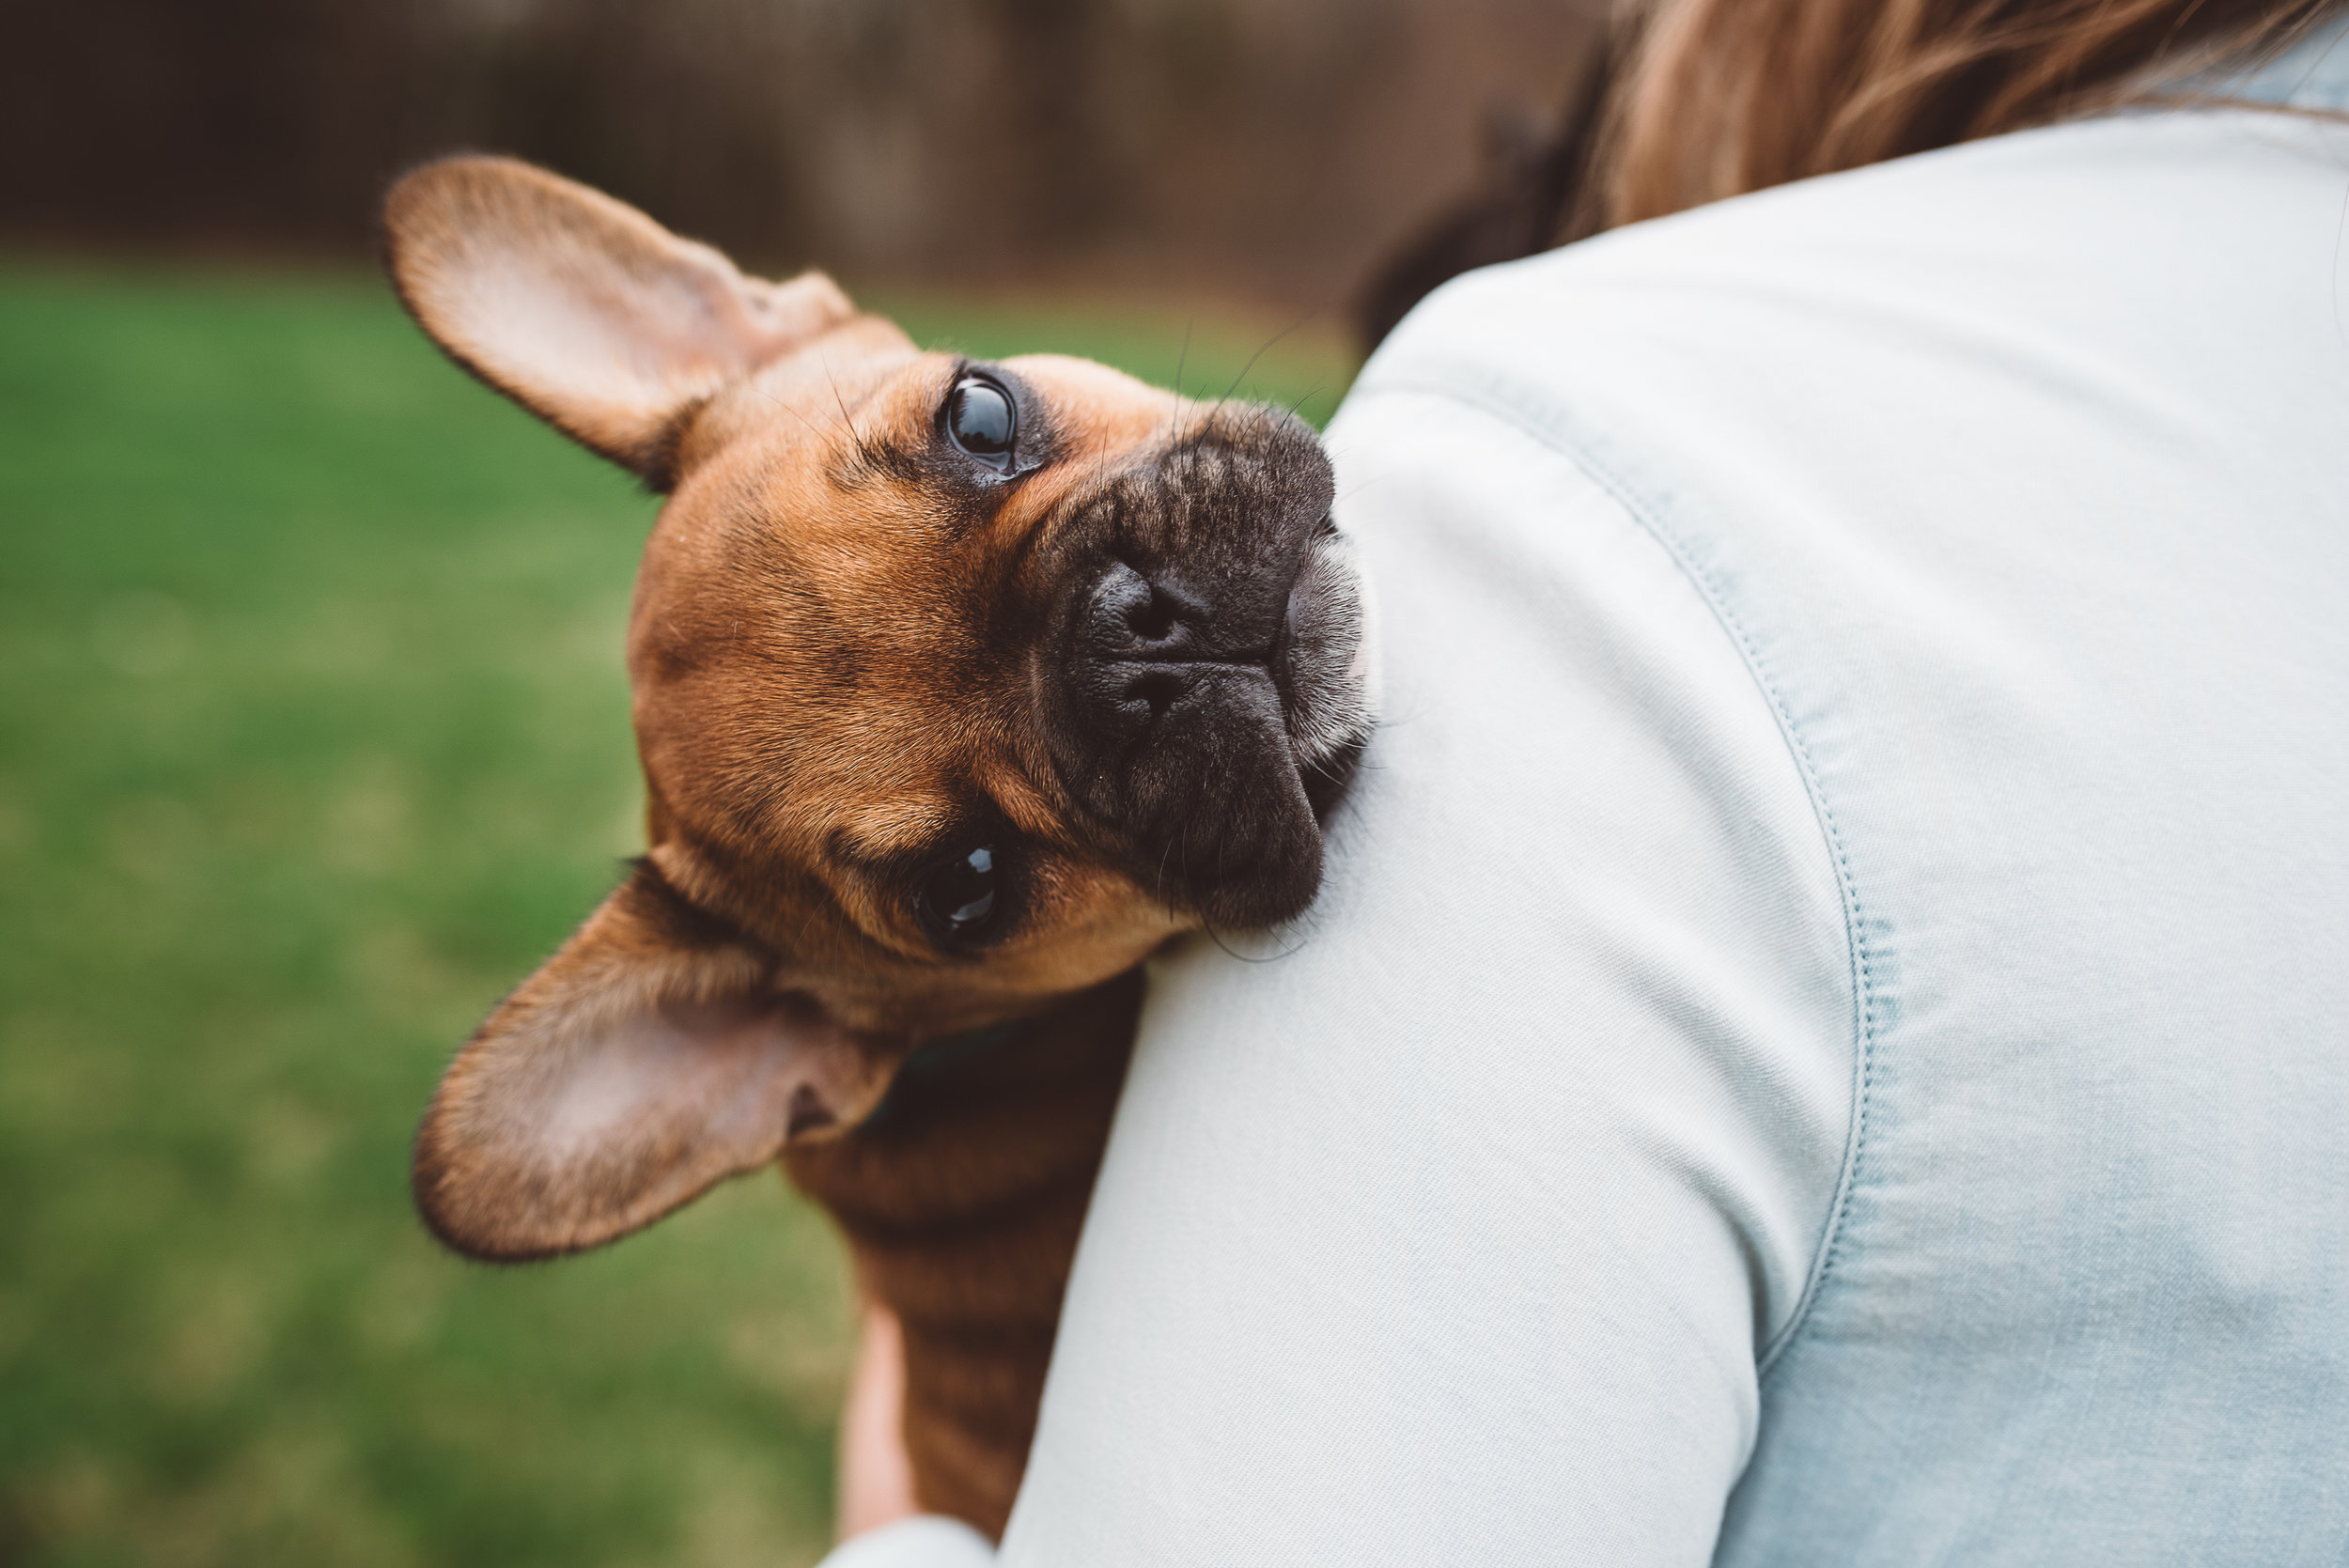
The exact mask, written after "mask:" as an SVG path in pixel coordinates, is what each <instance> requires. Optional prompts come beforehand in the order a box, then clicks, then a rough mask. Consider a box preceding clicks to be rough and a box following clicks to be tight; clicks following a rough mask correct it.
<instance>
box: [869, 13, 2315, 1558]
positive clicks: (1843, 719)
mask: <svg viewBox="0 0 2349 1568" xmlns="http://www.w3.org/2000/svg"><path fill="white" fill-rule="evenodd" d="M2258 81H2259V85H2258V87H2257V88H2256V90H2258V91H2262V92H2264V93H2267V94H2269V95H2271V96H2280V95H2282V94H2285V93H2289V92H2298V93H2300V94H2302V95H2304V99H2305V101H2312V102H2334V103H2338V102H2341V101H2349V99H2344V96H2343V94H2344V88H2345V87H2349V50H2345V51H2341V52H2338V53H2336V54H2333V55H2330V56H2326V55H2324V54H2323V52H2322V51H2321V50H2310V51H2304V52H2303V53H2302V54H2301V55H2300V56H2298V57H2297V58H2296V59H2295V60H2294V61H2292V62H2288V63H2287V64H2286V65H2285V66H2279V67H2278V68H2275V69H2274V70H2270V71H2268V72H2265V73H2263V75H2262V76H2261V77H2260V78H2259V79H2258ZM2345 232H2349V129H2344V128H2341V127H2338V126H2329V125H2326V124H2324V123H2321V122H2316V121H2311V120H2306V119H2295V118H2293V117H2289V116H2277V115H2269V114H2261V113H2255V112H2245V111H2203V110H2197V111H2192V112H2170V113H2158V114H2134V115H2128V116H2116V117H2113V118H2108V119H2105V120H2100V121H2094V122H2087V123H2079V124H2073V125H2068V126H2061V127H2057V128H2052V129H2048V130H2045V131H2038V132H2028V133H2023V134H2018V135H2013V136H2007V137H2001V138H1999V139H1996V140H1993V141H1988V142H1983V143H1977V144H1972V145H1968V146H1966V147H1957V148H1952V149H1949V150H1947V151H1943V152H1937V153H1933V154H1929V155H1926V156H1922V157H1917V158H1911V159H1906V160H1902V161H1900V162H1898V163H1890V164H1886V165H1881V166H1878V167H1875V168H1871V169H1866V170H1861V171H1859V172H1856V173H1853V174H1848V175H1843V176H1837V177H1834V178H1830V179H1818V180H1812V181H1806V182H1804V183H1802V184H1799V185H1796V186H1791V187H1787V188H1784V189H1781V190H1776V191H1771V192H1766V193H1764V194H1758V195H1754V196H1750V197H1744V198H1740V199H1738V200H1735V201H1729V202H1723V203H1720V204H1718V205H1716V206H1713V207H1710V208H1706V209H1703V210H1698V211H1694V212H1690V213H1688V214H1684V215H1682V216H1679V217H1676V218H1672V219H1668V220H1665V221H1662V222H1657V223H1653V224H1646V225H1639V226H1637V227H1635V228H1632V229H1627V230H1624V231H1621V232H1618V233H1615V234H1611V235H1609V236H1606V237H1604V238H1602V239H1600V240H1598V241H1592V242H1588V243H1585V244H1580V245H1577V246H1574V247H1572V248H1570V249H1568V250H1566V251H1563V252H1560V253H1556V254H1553V255H1550V256H1543V257H1540V258H1536V259H1534V260H1531V261H1527V262H1523V263H1519V264H1516V265H1513V266H1510V267H1505V268H1501V269H1496V270H1493V271H1490V272H1484V273H1481V274H1477V275H1474V276H1471V277H1470V278H1468V279H1464V280H1462V281H1460V282H1458V283H1456V284H1455V285H1453V286H1451V287H1447V288H1445V289H1443V290H1442V291H1440V292H1439V294H1438V295H1437V296H1435V297H1434V298H1433V299H1431V300H1430V301H1429V302H1427V303H1426V304H1424V305H1423V307H1422V308H1421V309H1420V310H1419V311H1417V312H1416V313H1415V314H1414V315H1413V316H1412V318H1410V319H1409V320H1408V322H1407V323H1406V324H1405V326H1404V327H1403V328H1402V329H1401V331H1400V332H1399V333H1398V334H1396V336H1395V337H1394V339H1393V340H1392V342H1391V343H1390V344H1389V345H1388V346H1387V347H1386V348H1385V349H1381V351H1380V352H1379V354H1378V355H1377V358H1376V359H1375V360H1374V361H1373V363H1372V364H1371V365H1370V366H1369V367H1368V369H1367V370H1366V371H1365V372H1364V374H1363V377H1362V379H1361V382H1360V384H1359V386H1358V388H1357V390H1356V391H1355V393H1354V394H1353V396H1351V397H1350V398H1349V400H1348V403H1347V406H1346V410H1345V411H1344V413H1343V414H1342V415H1341V417H1340V419H1339V421H1338V422H1337V424H1336V425H1335V426H1334V427H1332V430H1331V432H1330V443H1331V446H1332V448H1333V452H1334V455H1335V457H1336V460H1337V463H1338V466H1339V473H1340V490H1341V500H1340V509H1341V520H1342V521H1343V522H1344V523H1345V524H1346V526H1347V527H1348V528H1349V529H1350V530H1351V531H1353V532H1354V533H1355V534H1356V535H1357V536H1359V537H1360V539H1361V543H1362V547H1363V550H1364V551H1365V554H1366V557H1367V559H1368V561H1369V563H1370V566H1371V569H1372V571H1373V573H1374V575H1375V577H1376V579H1377V582H1378V583H1379V586H1380V594H1381V599H1382V621H1383V629H1382V633H1381V635H1382V639H1383V646H1384V648H1385V656H1386V663H1387V677H1388V691H1387V696H1386V722H1385V725H1384V727H1383V728H1382V730H1381V732H1380V734H1379V736H1378V738H1377V742H1376V743H1375V745H1374V747H1373V750H1372V753H1371V754H1370V757H1369V760H1368V767H1367V769H1366V771H1365V774H1364V776H1363V778H1362V781H1361V785H1360V788H1359V792H1358V796H1357V798H1356V799H1355V800H1353V801H1352V802H1351V803H1350V805H1349V807H1348V809H1347V812H1346V815H1345V816H1344V818H1343V819H1342V822H1341V824H1340V827H1339V830H1338V831H1337V834H1336V837H1335V842H1334V846H1333V857H1332V865H1331V874H1330V883H1329V886H1328V889H1327V892H1326V893H1325V895H1324V898H1323V901H1322V902H1321V904H1320V905H1318V906H1317V907H1316V908H1315V911H1314V912H1313V913H1312V914H1311V915H1310V916H1309V917H1308V919H1307V920H1306V921H1305V922H1304V923H1303V924H1301V925H1300V926H1299V928H1298V929H1297V930H1295V931H1293V932H1290V933H1287V934H1285V935H1284V937H1283V939H1282V940H1281V941H1280V942H1279V943H1277V944H1275V945H1274V948H1273V949H1271V950H1268V952H1267V953H1266V954H1263V955H1257V956H1260V957H1268V958H1270V959H1271V961H1268V962H1253V963H1250V962H1241V961H1239V960H1238V959H1237V958H1235V957H1233V956H1231V955H1226V954H1224V953H1222V952H1221V951H1219V950H1218V949H1216V948H1215V947H1213V946H1209V945H1206V944H1200V945H1197V946H1194V947H1192V948H1190V949H1189V950H1187V951H1185V952H1184V953H1182V954H1180V955H1176V956H1175V957H1173V958H1171V959H1169V960H1167V961H1165V962H1164V963H1162V964H1161V965H1160V967H1159V972H1158V974H1157V975H1156V977H1155V981H1154V989H1153V996H1152V1001H1151V1003H1150V1008H1149V1012H1148V1014H1147V1016H1146V1017H1145V1020H1144V1028H1143V1038H1142V1042H1141V1045H1140V1048H1139V1049H1138V1053H1137V1057H1136V1061H1135V1066H1134V1072H1133V1077H1132V1079H1131V1081H1130V1083H1129V1086H1128V1094H1127V1099H1126V1101H1125V1103H1124V1106H1123V1108H1122V1109H1121V1111H1120V1116H1119V1123H1118V1126H1117V1129H1116V1133H1115V1136H1114V1138H1113V1140H1112V1147H1111V1150H1110V1155H1109V1158H1108V1163H1107V1166H1106V1168H1105V1170H1104V1172H1103V1176H1102V1181H1101V1186H1100V1188H1099V1190H1098V1192H1097V1197H1096V1200H1095V1207H1094V1210H1093V1214H1092V1217H1091V1219H1090V1221H1089V1224H1088V1228H1087V1231H1086V1234H1085V1240H1084V1244H1083V1248H1082V1250H1081V1254H1080V1257H1079V1261H1078V1268H1077V1275H1076V1279H1075V1281H1074V1283H1073V1285H1072V1288H1071V1292H1070V1296H1069V1300H1068V1306H1067V1311H1066V1320H1065V1324H1064V1328H1063V1337H1062V1342H1061V1345H1060V1348H1059V1352H1058V1355H1057V1357H1056V1360H1055V1363H1054V1367H1053V1372H1052V1377H1051V1382H1050V1388H1049V1389H1048V1391H1047V1396H1046V1404H1045V1412H1044V1421H1043V1425H1042V1429H1041V1432H1040V1434H1039V1436H1038V1438H1037V1443H1036V1447H1035V1451H1034V1459H1033V1462H1032V1466H1031V1469H1030V1472H1029V1481H1028V1485H1027V1488H1026V1490H1025V1491H1024V1493H1023V1495H1022V1497H1021V1499H1020V1503H1019V1511H1018V1513H1017V1514H1016V1515H1015V1516H1014V1519H1013V1521H1012V1526H1011V1529H1010V1532H1009V1534H1008V1536H1007V1538H1006V1540H1005V1543H1004V1546H1003V1554H1002V1555H1003V1560H1004V1561H1006V1562H1008V1563H1015V1564H1036V1565H1039V1568H1042V1565H1052V1568H1063V1565H1066V1568H1073V1565H1080V1564H1082V1565H1088V1568H1090V1565H1096V1564H1128V1563H1153V1564H1159V1563H1162V1564H1167V1565H1169V1568H1178V1565H1179V1568H1206V1565H1209V1564H1217V1565H1221V1564H1238V1563H1246V1564H1258V1563H1261V1564H1284V1565H1285V1564H1298V1563H1330V1564H1345V1565H1347V1568H1361V1565H1371V1564H1393V1565H1395V1568H1403V1565H1407V1564H1408V1565H1410V1568H1424V1565H1428V1564H1438V1563H1459V1564H1477V1565H1486V1564H1501V1563H1592V1564H1608V1565H1612V1568H1645V1565H1651V1564H1654V1565H1662V1564H1675V1565H1688V1568H1694V1565H1697V1564H1702V1563H1704V1562H1707V1561H1712V1562H1716V1563H1720V1564H1726V1565H1735V1568H1748V1565H1761V1564H1803V1565H1812V1564H1845V1563H1849V1564H1883V1565H1888V1568H1890V1565H1900V1568H1911V1565H1916V1564H1933V1563H1952V1564H1957V1563H1964V1564H1972V1563H1989V1564H2017V1565H2020V1564H2066V1565H2072V1564H2105V1563H2111V1564H2156V1563H2159V1564H2172V1563H2174V1564H2181V1565H2184V1564H2196V1565H2201V1564H2212V1563H2237V1564H2245V1565H2252V1564H2257V1565H2262V1568H2265V1565H2279V1564H2310V1565H2315V1564H2330V1565H2336V1568H2337V1565H2340V1564H2342V1563H2349V324H2344V323H2345V322H2349V265H2345V262H2344V256H2345V247H2344V239H2343V236H2344V233H2345ZM985 1559H986V1553H985V1550H984V1548H983V1547H982V1546H980V1545H977V1544H975V1541H974V1540H973V1538H970V1537H968V1536H967V1535H958V1534H957V1532H956V1531H954V1530H952V1529H948V1528H946V1527H943V1526H940V1525H936V1524H929V1525H923V1526H918V1527H914V1528H912V1529H908V1530H905V1531H901V1532H883V1533H882V1534H881V1535H879V1536H877V1537H873V1538H870V1539H868V1540H867V1541H865V1542H863V1543H860V1544H858V1545H854V1546H852V1547H851V1548H849V1549H848V1551H847V1552H845V1553H844V1554H843V1555H842V1560H843V1561H844V1562H847V1561H850V1560H854V1561H857V1562H860V1563H864V1564H872V1565H880V1564H885V1563H887V1564H895V1563H909V1564H910V1563H932V1564H946V1563H953V1562H961V1561H964V1560H982V1561H983V1560H985Z"/></svg>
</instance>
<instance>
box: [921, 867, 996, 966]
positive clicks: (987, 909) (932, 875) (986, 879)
mask: <svg viewBox="0 0 2349 1568" xmlns="http://www.w3.org/2000/svg"><path fill="white" fill-rule="evenodd" d="M995 891H996V859H995V849H994V846H991V845H986V844H982V845H980V846H977V847H976V848H974V849H968V850H965V851H964V852H963V853H961V854H959V855H957V856H956V857H955V858H954V859H952V860H950V861H947V862H943V863H941V864H939V865H935V866H932V867H931V868H930V869H929V871H927V872H926V873H925V874H924V876H923V878H922V888H921V892H920V893H919V894H918V896H917V898H916V903H917V904H918V905H919V906H920V908H921V912H922V922H923V924H926V925H927V926H928V927H929V928H930V934H931V935H932V936H934V937H936V938H937V939H939V940H940V941H941V942H943V943H944V944H946V945H947V946H949V947H969V946H972V945H974V944H976V943H978V942H980V941H982V940H984V939H986V937H987V932H988V926H990V925H991V924H994V920H995V906H996V898H995Z"/></svg>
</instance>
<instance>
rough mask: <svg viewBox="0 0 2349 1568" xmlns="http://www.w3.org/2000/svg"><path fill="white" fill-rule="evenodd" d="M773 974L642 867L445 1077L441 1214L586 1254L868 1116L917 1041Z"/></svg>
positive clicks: (424, 1177) (519, 1255) (488, 1239)
mask: <svg viewBox="0 0 2349 1568" xmlns="http://www.w3.org/2000/svg"><path fill="white" fill-rule="evenodd" d="M773 968H774V966H773V962H772V960H771V959H770V958H768V957H766V956H765V955H761V954H760V953H758V952H757V951H756V950H755V949H754V948H753V947H752V946H751V945H750V944H749V943H747V942H746V941H745V940H744V939H741V938H740V937H739V936H737V935H735V934H734V933H732V932H730V931H728V930H727V929H725V928H724V927H723V925H722V924H719V923H718V922H716V921H714V920H712V919H710V918H709V917H708V916H707V915H704V914H702V913H701V912H700V911H698V910H696V909H694V908H692V906H690V905H688V904H686V903H685V901H684V900H683V899H681V898H680V897H678V896H677V893H674V892H673V891H671V890H670V889H669V887H668V886H667V884H665V883H664V882H663V881H662V880H661V877H660V875H659V873H658V872H656V871H654V870H653V869H652V868H651V867H650V866H649V865H640V866H639V868H638V869H637V871H636V873H635V875H634V876H633V877H630V879H629V881H628V882H626V883H625V884H623V885H622V886H621V888H620V889H619V891H618V892H616V893H614V894H613V895H612V896H611V897H610V898H609V899H607V900H606V901H605V902H604V904H603V906H602V908H599V909H598V910H597V911H596V913H595V914H594V915H593V916H592V917H590V918H589V920H588V921H587V924H584V925H583V926H582V927H581V928H580V929H579V931H578V933H577V934H576V935H574V936H573V937H572V938H571V939H570V940H569V941H568V942H566V943H565V944H564V946H563V948H562V950H561V951H560V952H558V953H557V954H556V955H554V956H553V957H552V958H551V959H549V960H548V961H547V964H546V966H545V967H544V968H542V969H541V970H538V972H537V974H535V975H533V976H532V977H531V978H530V979H529V980H527V981H525V982H524V983H523V984H522V986H521V987H520V988H519V989H518V990H516V991H515V992H514V994H513V995H512V996H510V997H508V998H507V999H506V1001H504V1002H502V1003H501V1004H499V1006H498V1008H497V1010H496V1011H495V1012H493V1013H492V1014H490V1018H489V1021H488V1022H486V1023H485V1024H483V1025H482V1026H481V1029H480V1031H479V1032H477V1033H475V1034H474V1037H473V1039H472V1040H471V1041H470V1042H469V1043H467V1045H466V1046H465V1048H464V1049H462V1050H461V1051H459V1053H458V1056H457V1059H456V1061H455V1062H453V1063H451V1064H450V1066H449V1069H448V1071H447V1073H446V1074H445V1075H444V1076H443V1078H442V1079H441V1087H440V1090H439V1092H438V1093H437V1094H434V1096H433V1099H432V1106H431V1109H430V1110H428V1111H427V1112H426V1114H425V1119H424V1125H423V1126H422V1127H421V1128H420V1129H419V1130H418V1132H417V1134H416V1147H415V1165H414V1172H413V1174H414V1183H415V1196H416V1206H417V1208H418V1209H419V1210H420V1211H421V1212H422V1214H423V1216H424V1219H425V1222H426V1223H427V1224H428V1225H429V1226H431V1228H432V1230H433V1232H434V1234H437V1235H439V1236H440V1238H441V1239H442V1240H443V1241H445V1242H446V1243H448V1245H449V1246H451V1247H453V1248H455V1249H456V1250H458V1251H459V1252H464V1253H467V1254H469V1255H471V1256H473V1257H477V1258H489V1259H497V1260H521V1259H525V1258H541V1257H551V1256H552V1255H554V1254H556V1253H560V1252H570V1251H576V1250H580V1249H581V1248H585V1247H594V1246H598V1245H599V1244H601V1243H603V1242H607V1241H611V1240H614V1239H615V1238H617V1237H619V1236H622V1235H625V1234H628V1233H629V1232H630V1231H633V1230H636V1229H638V1228H640V1227H642V1226H645V1225H647V1224H650V1223H651V1222H652V1221H653V1220H655V1219H660V1218H661V1216H662V1215H664V1214H667V1213H668V1212H669V1211H670V1210H672V1209H675V1208H677V1206H679V1205H680V1204H682V1203H687V1202H689V1201H690V1200H692V1199H693V1198H694V1197H697V1196H698V1195H700V1194H701V1193H702V1192H703V1191H705V1190H707V1189H708V1188H709V1187H711V1186H712V1185H714V1184H715V1183H717V1182H718V1181H720V1180H722V1179H723V1178H724V1177H727V1176H730V1175H734V1174H736V1173H738V1172H744V1171H749V1170H753V1169H755V1168H756V1167H758V1166H761V1165H765V1164H768V1163H769V1162H770V1161H772V1160H773V1159H775V1158H776V1157H777V1156H779V1155H780V1154H781V1153H782V1151H783V1147H784V1145H785V1143H786V1142H787V1141H789V1140H790V1139H791V1138H792V1137H794V1136H795V1135H799V1134H804V1133H809V1132H814V1131H819V1130H820V1129H822V1128H825V1127H831V1126H849V1125H852V1124H854V1123H855V1122H857V1121H859V1120H861V1119H863V1116H864V1115H865V1113H866V1112H868V1111H869V1110H871V1109H872V1107H873V1106H874V1105H875V1104H876V1103H878V1101H879V1098H880V1096H881V1094H883V1093H884V1092H885V1091H886V1089H887V1087H888V1080H889V1077H890V1075H891V1074H892V1073H893V1072H894V1069H895V1066H896V1063H897V1057H898V1055H899V1054H901V1053H899V1052H897V1051H895V1050H893V1049H892V1048H891V1046H890V1043H888V1042H883V1041H879V1040H874V1039H870V1038H867V1037H863V1036H860V1035H857V1034H854V1033H851V1032H848V1031H847V1030H844V1029H842V1028H840V1027H839V1026H838V1025H836V1024H834V1023H832V1021H831V1020H829V1019H828V1018H826V1017H824V1016H823V1014H822V1013H821V1012H820V1010H818V1009H817V1007H816V1006H815V1005H814V1004H813V1003H811V1002H809V1001H806V1000H804V999H803V998H799V997H794V996H791V995H788V994H785V993H779V992H777V991H776V990H775V989H774V988H773Z"/></svg>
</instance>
